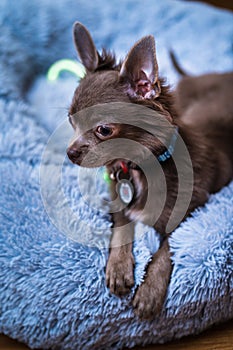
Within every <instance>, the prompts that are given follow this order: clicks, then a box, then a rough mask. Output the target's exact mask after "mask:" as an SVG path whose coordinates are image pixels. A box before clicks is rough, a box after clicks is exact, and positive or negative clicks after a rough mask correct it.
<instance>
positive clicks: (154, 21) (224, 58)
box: [0, 0, 233, 350]
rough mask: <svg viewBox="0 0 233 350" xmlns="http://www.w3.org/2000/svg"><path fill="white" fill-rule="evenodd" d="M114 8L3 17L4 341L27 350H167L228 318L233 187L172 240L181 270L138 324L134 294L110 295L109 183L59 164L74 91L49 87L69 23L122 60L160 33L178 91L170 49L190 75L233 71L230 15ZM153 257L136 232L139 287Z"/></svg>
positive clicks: (14, 6)
mask: <svg viewBox="0 0 233 350" xmlns="http://www.w3.org/2000/svg"><path fill="white" fill-rule="evenodd" d="M114 4H115V2H114V1H113V2H109V1H108V2H107V1H95V2H94V3H90V4H88V2H87V1H79V2H78V3H77V1H75V0H67V1H66V0H64V1H57V2H56V4H53V3H51V2H50V1H49V0H40V1H39V0H38V1H37V0H34V1H33V2H32V3H29V2H28V1H26V0H22V1H20V2H18V1H17V2H14V1H11V2H9V1H1V4H0V20H1V34H0V43H1V55H0V130H1V136H0V151H1V160H0V191H1V194H0V244H1V250H0V263H1V273H0V332H2V333H5V334H7V335H8V336H10V337H12V338H15V339H18V340H20V341H23V342H25V343H26V344H28V345H29V346H30V347H31V348H42V349H49V348H52V349H85V350H87V349H92V350H93V349H120V348H122V347H124V346H125V347H126V346H127V347H133V346H134V345H139V344H141V345H145V344H149V343H160V342H166V341H169V340H172V339H177V338H180V337H182V336H184V335H188V334H195V333H198V332H200V331H202V330H204V329H206V328H207V327H209V326H211V325H213V324H215V323H218V322H223V321H225V320H228V319H230V318H232V317H233V273H232V272H233V271H232V270H233V183H231V184H229V185H228V186H227V187H225V188H223V189H222V190H221V191H220V192H219V193H217V194H215V195H211V196H210V198H209V201H208V203H207V204H206V205H205V206H204V207H203V208H199V209H197V210H196V211H195V212H194V213H193V215H192V217H190V218H188V219H187V220H186V221H185V222H184V223H183V224H182V225H181V226H180V227H179V228H178V229H177V230H176V231H175V232H174V233H173V234H172V236H171V239H170V245H171V250H172V252H173V258H172V259H173V264H174V269H173V274H172V279H171V283H170V286H169V290H168V294H167V299H166V303H165V306H164V309H163V311H162V313H161V315H158V316H157V317H156V318H155V319H154V320H153V321H150V322H149V321H140V320H139V319H138V318H137V317H136V316H135V315H134V313H133V309H132V305H131V301H132V297H133V292H134V291H132V293H131V294H130V295H129V296H127V297H124V298H122V299H119V298H117V297H115V296H113V295H111V294H110V293H109V291H108V289H107V288H106V286H105V272H104V270H105V266H106V261H107V256H108V249H107V247H108V242H109V238H110V223H109V216H108V208H107V206H106V205H105V204H104V203H105V202H104V199H105V198H107V196H108V191H107V188H106V184H105V182H104V181H103V178H102V174H101V171H102V170H99V171H95V170H92V171H88V172H87V171H85V170H78V167H75V166H73V165H72V164H70V163H69V162H68V161H67V160H66V159H65V149H66V146H67V143H68V140H69V137H70V135H71V129H70V128H69V125H68V123H67V121H66V117H65V115H66V111H65V108H66V107H68V105H69V100H70V98H71V95H72V92H73V89H74V87H75V85H76V82H75V81H74V79H73V78H72V77H66V78H64V80H59V81H56V82H54V83H51V82H48V81H47V80H46V76H45V73H46V71H47V69H48V68H49V66H50V65H51V64H52V63H53V62H54V61H56V60H58V59H59V58H64V57H67V58H74V57H75V53H74V49H73V43H72V40H71V28H72V24H73V22H74V21H75V20H79V21H82V22H83V23H85V24H86V25H87V27H88V28H90V30H91V31H92V33H93V36H94V39H95V41H96V43H97V46H98V47H100V46H101V45H102V44H103V45H106V46H107V47H108V48H115V49H117V52H118V54H121V53H125V52H126V50H127V49H129V47H130V46H131V45H132V44H133V43H134V41H136V40H137V39H139V38H140V37H141V36H142V35H144V34H148V33H152V34H154V35H155V36H156V39H157V51H158V56H159V63H160V70H161V72H162V73H163V74H164V75H166V76H168V78H169V81H170V82H171V83H174V82H175V81H176V80H177V77H176V75H175V72H174V71H173V70H172V67H171V65H170V62H169V58H168V48H170V47H173V48H174V49H175V50H176V52H177V55H178V56H180V57H182V63H183V65H184V66H185V67H186V68H187V69H189V70H190V71H192V72H193V73H196V74H199V73H204V72H207V71H213V70H217V71H229V70H232V68H233V67H232V47H231V39H232V32H233V27H232V23H233V16H232V14H230V13H228V12H226V11H220V10H217V9H214V8H211V7H208V6H205V5H200V4H198V5H197V4H190V2H189V3H182V2H178V1H176V2H175V1H168V0H164V1H162V2H161V3H160V4H159V5H158V4H156V5H155V3H154V2H153V1H148V2H147V6H145V7H144V3H142V2H135V1H134V2H131V1H130V0H128V1H125V2H122V3H121V4H120V8H119V4H118V2H116V4H115V5H114ZM132 4H133V8H132ZM148 9H149V10H148ZM141 16H145V18H146V21H141ZM126 18H127V21H126V20H125V19H126ZM142 23H143V26H142ZM210 27H211V30H209V28H210ZM197 43H198V44H197ZM32 81H34V84H33V85H31V83H32ZM29 87H30V88H29ZM158 244H159V238H158V236H157V234H156V233H155V232H154V231H153V229H151V228H148V227H146V226H143V225H141V224H139V225H138V226H137V236H136V240H135V242H134V256H135V260H136V270H135V279H136V284H137V285H138V284H140V283H141V282H142V281H143V276H144V273H145V266H146V265H147V262H148V261H149V260H150V258H151V256H152V253H153V252H154V251H156V249H158Z"/></svg>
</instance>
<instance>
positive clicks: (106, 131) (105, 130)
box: [96, 125, 113, 138]
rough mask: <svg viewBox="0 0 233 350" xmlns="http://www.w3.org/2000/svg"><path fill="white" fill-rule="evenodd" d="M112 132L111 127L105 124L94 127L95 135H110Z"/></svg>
mask: <svg viewBox="0 0 233 350" xmlns="http://www.w3.org/2000/svg"><path fill="white" fill-rule="evenodd" d="M112 132H113V130H112V128H111V127H110V126H107V125H101V126H98V127H97V129H96V134H97V136H99V137H102V138H103V137H108V136H111V135H112Z"/></svg>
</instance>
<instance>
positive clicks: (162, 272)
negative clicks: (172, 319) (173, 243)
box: [133, 239, 172, 319]
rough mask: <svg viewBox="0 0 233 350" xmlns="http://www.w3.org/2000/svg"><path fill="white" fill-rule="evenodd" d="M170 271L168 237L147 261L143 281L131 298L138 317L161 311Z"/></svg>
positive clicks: (149, 315) (145, 316) (146, 317)
mask: <svg viewBox="0 0 233 350" xmlns="http://www.w3.org/2000/svg"><path fill="white" fill-rule="evenodd" d="M171 271H172V264H171V257H170V251H169V244H168V239H165V241H164V242H163V243H162V246H161V247H160V249H159V250H158V251H157V252H156V253H155V254H154V256H153V258H152V261H151V262H150V263H149V265H148V268H147V273H146V277H145V281H144V282H143V283H142V284H141V285H140V286H139V287H138V290H137V291H136V294H135V296H134V300H133V306H134V308H135V312H136V313H137V314H138V316H139V317H140V318H143V319H151V318H153V317H155V316H156V315H157V314H158V313H160V312H161V310H162V307H163V304H164V301H165V297H166V293H167V287H168V283H169V280H170V276H171Z"/></svg>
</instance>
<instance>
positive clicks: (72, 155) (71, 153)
mask: <svg viewBox="0 0 233 350" xmlns="http://www.w3.org/2000/svg"><path fill="white" fill-rule="evenodd" d="M66 153H67V156H68V157H69V159H70V160H71V162H73V163H75V162H76V161H77V160H78V158H79V157H80V155H81V153H82V152H80V151H78V149H77V148H74V147H69V148H68V149H67V151H66Z"/></svg>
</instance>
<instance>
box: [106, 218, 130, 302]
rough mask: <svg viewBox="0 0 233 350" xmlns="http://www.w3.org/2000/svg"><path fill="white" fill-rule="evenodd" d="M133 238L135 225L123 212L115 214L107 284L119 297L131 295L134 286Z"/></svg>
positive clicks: (107, 268)
mask: <svg viewBox="0 0 233 350" xmlns="http://www.w3.org/2000/svg"><path fill="white" fill-rule="evenodd" d="M133 238H134V224H133V223H132V222H129V220H128V219H127V218H126V217H125V216H124V213H123V212H119V213H114V214H113V234H112V239H111V245H110V253H109V258H108V263H107V267H106V283H107V286H108V287H109V289H110V292H111V293H113V294H116V295H119V296H120V295H124V294H127V293H129V292H130V289H131V288H132V287H133V285H134V258H133V254H132V245H133Z"/></svg>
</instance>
